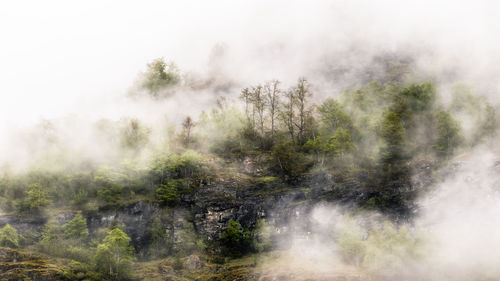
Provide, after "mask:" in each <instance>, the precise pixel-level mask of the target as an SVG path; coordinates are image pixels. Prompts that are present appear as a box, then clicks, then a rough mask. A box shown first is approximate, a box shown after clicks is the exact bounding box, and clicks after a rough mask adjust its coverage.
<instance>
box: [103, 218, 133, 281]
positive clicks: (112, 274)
mask: <svg viewBox="0 0 500 281" xmlns="http://www.w3.org/2000/svg"><path fill="white" fill-rule="evenodd" d="M129 244H130V237H128V235H127V234H126V233H125V232H123V231H122V230H121V229H119V228H115V229H113V230H111V231H110V232H109V233H108V235H107V236H106V237H105V238H104V240H103V243H102V244H99V245H98V246H97V252H96V255H95V257H94V262H95V266H96V269H97V270H98V271H99V272H101V273H102V274H104V275H106V276H108V277H109V278H111V279H113V280H124V279H127V278H128V277H129V276H130V269H131V265H132V263H133V261H134V257H133V256H132V253H133V251H134V249H133V247H131V246H129Z"/></svg>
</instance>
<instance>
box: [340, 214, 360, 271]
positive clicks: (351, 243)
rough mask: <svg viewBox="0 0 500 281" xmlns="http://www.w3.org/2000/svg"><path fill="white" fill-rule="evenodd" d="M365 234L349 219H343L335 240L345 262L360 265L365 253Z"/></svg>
mask: <svg viewBox="0 0 500 281" xmlns="http://www.w3.org/2000/svg"><path fill="white" fill-rule="evenodd" d="M364 236H365V233H364V231H363V230H362V229H361V227H360V226H359V225H358V224H357V223H356V221H355V220H354V219H353V218H351V217H345V218H344V220H343V225H342V226H341V231H340V234H339V237H338V240H337V244H338V246H339V249H340V253H341V255H342V258H343V259H344V261H345V262H347V263H349V264H354V265H356V266H358V265H360V264H361V262H362V260H363V257H364V255H365V252H366V245H365V243H364Z"/></svg>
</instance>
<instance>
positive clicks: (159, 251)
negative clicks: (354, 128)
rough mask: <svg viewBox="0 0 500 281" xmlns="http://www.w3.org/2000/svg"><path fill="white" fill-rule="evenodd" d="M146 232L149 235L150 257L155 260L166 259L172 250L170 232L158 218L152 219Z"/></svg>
mask: <svg viewBox="0 0 500 281" xmlns="http://www.w3.org/2000/svg"><path fill="white" fill-rule="evenodd" d="M148 230H149V232H150V234H151V244H150V248H149V253H150V255H151V256H152V257H155V258H163V257H166V256H167V255H168V254H169V253H170V252H171V250H172V232H171V230H170V229H168V228H167V227H166V226H165V225H164V224H163V222H162V220H161V219H160V218H158V217H156V218H154V219H153V222H152V224H151V226H150V227H149V229H148Z"/></svg>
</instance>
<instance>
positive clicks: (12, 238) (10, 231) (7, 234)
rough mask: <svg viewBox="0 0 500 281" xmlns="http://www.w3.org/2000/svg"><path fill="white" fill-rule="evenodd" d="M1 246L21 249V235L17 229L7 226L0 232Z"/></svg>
mask: <svg viewBox="0 0 500 281" xmlns="http://www.w3.org/2000/svg"><path fill="white" fill-rule="evenodd" d="M0 246H2V247H9V248H17V247H19V235H18V234H17V231H16V229H15V228H13V227H12V226H10V224H6V225H5V226H4V227H3V228H2V230H1V231H0Z"/></svg>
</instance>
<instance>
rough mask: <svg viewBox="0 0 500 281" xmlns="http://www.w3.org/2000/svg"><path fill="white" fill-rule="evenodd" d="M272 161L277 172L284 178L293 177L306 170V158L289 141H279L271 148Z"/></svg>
mask: <svg viewBox="0 0 500 281" xmlns="http://www.w3.org/2000/svg"><path fill="white" fill-rule="evenodd" d="M271 156H272V161H273V164H274V166H275V167H276V169H277V170H278V172H279V173H280V174H281V175H282V176H284V177H285V178H286V179H294V178H296V177H298V176H300V175H302V174H303V173H304V172H306V170H307V168H308V167H307V166H308V164H309V163H307V160H306V159H305V157H304V156H303V155H302V153H300V152H298V151H297V150H296V146H295V145H294V144H293V143H291V142H284V143H279V144H276V145H275V146H273V148H272V150H271Z"/></svg>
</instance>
